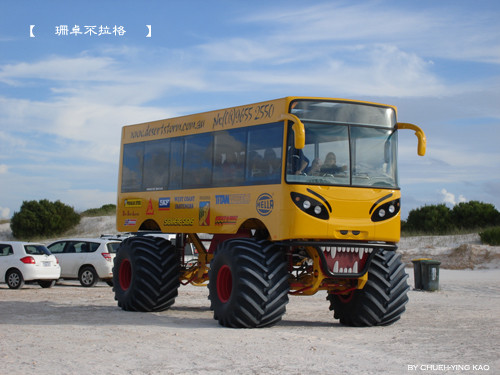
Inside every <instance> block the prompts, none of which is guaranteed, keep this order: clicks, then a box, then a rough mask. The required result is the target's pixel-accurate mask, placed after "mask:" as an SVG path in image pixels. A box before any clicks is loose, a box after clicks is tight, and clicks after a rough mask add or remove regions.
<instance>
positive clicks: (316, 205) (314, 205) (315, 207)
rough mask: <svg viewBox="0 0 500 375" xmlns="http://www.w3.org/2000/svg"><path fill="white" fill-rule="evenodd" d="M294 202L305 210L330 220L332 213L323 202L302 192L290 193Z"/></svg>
mask: <svg viewBox="0 0 500 375" xmlns="http://www.w3.org/2000/svg"><path fill="white" fill-rule="evenodd" d="M290 195H291V197H292V201H293V203H294V204H295V205H296V206H297V207H298V208H299V209H300V210H301V211H303V212H305V213H306V214H308V215H311V216H313V217H315V218H318V219H322V220H328V219H329V218H330V215H329V214H328V211H327V209H326V207H325V206H324V205H323V203H322V202H320V201H318V200H316V199H314V198H311V197H309V196H307V195H304V194H300V193H290Z"/></svg>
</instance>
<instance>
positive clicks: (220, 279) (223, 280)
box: [217, 265, 233, 303]
mask: <svg viewBox="0 0 500 375" xmlns="http://www.w3.org/2000/svg"><path fill="white" fill-rule="evenodd" d="M232 290H233V277H232V274H231V269H230V268H229V266H226V265H224V266H222V267H221V268H220V270H219V272H218V273H217V295H218V296H219V300H220V301H221V302H222V303H225V302H227V301H228V300H229V298H230V297H231V292H232Z"/></svg>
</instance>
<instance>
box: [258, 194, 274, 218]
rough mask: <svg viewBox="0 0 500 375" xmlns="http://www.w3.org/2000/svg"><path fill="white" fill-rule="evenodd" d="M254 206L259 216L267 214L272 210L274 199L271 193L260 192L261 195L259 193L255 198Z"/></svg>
mask: <svg viewBox="0 0 500 375" xmlns="http://www.w3.org/2000/svg"><path fill="white" fill-rule="evenodd" d="M255 208H256V209H257V212H258V213H259V215H261V216H267V215H269V214H270V213H271V212H273V208H274V199H273V197H272V196H271V194H269V193H262V194H261V195H259V197H258V198H257V202H256V205H255Z"/></svg>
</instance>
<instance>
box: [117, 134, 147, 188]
mask: <svg viewBox="0 0 500 375" xmlns="http://www.w3.org/2000/svg"><path fill="white" fill-rule="evenodd" d="M143 163H144V142H138V143H129V144H126V145H123V163H122V164H123V165H122V193H126V192H132V191H141V189H142V168H143Z"/></svg>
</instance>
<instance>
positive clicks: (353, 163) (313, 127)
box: [286, 101, 398, 188]
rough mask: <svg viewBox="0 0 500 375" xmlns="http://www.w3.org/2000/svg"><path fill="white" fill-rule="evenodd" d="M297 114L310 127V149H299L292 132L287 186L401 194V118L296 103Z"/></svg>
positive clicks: (385, 110) (371, 109)
mask: <svg viewBox="0 0 500 375" xmlns="http://www.w3.org/2000/svg"><path fill="white" fill-rule="evenodd" d="M291 113H292V114H295V115H296V116H297V117H299V118H300V119H301V121H302V122H303V124H304V126H305V133H306V143H305V147H304V148H303V149H302V150H296V149H295V148H294V146H293V145H294V142H293V140H294V134H293V130H292V128H291V124H290V125H289V129H288V141H287V142H288V146H287V174H286V180H287V182H288V183H303V184H316V185H344V186H360V187H381V188H397V187H398V181H397V169H396V156H397V133H396V131H395V124H396V116H395V113H394V110H393V109H392V108H389V107H378V106H373V105H363V104H353V103H338V102H318V101H297V102H294V103H292V110H291Z"/></svg>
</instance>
